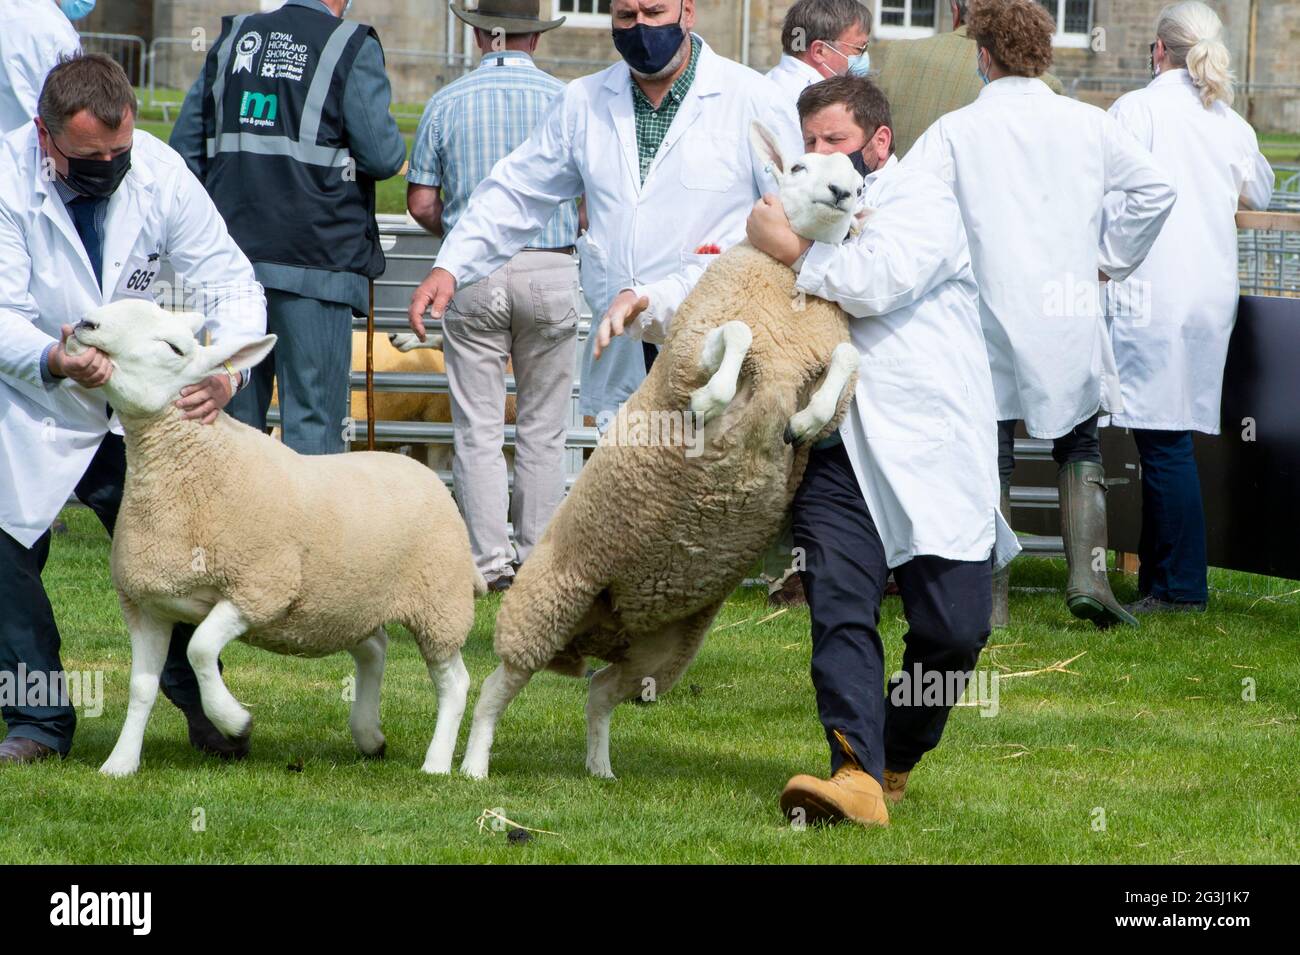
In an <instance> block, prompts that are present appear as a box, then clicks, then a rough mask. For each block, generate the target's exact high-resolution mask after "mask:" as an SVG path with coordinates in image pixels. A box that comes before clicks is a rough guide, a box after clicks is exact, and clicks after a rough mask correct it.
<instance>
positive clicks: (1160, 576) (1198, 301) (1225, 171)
mask: <svg viewBox="0 0 1300 955" xmlns="http://www.w3.org/2000/svg"><path fill="white" fill-rule="evenodd" d="M1222 33H1223V24H1222V22H1221V21H1220V20H1219V16H1218V14H1216V13H1215V12H1214V11H1213V10H1211V9H1210V8H1209V7H1208V6H1206V5H1205V4H1203V3H1197V2H1192V3H1179V4H1173V5H1171V6H1169V7H1166V8H1165V10H1164V11H1163V12H1162V13H1161V15H1160V18H1159V21H1158V23H1157V26H1156V42H1155V45H1154V48H1153V50H1152V60H1153V63H1152V72H1154V73H1155V74H1156V78H1155V79H1154V80H1153V81H1152V82H1151V85H1150V86H1148V87H1146V88H1145V89H1141V90H1137V91H1135V92H1133V93H1129V94H1127V95H1126V96H1122V97H1120V99H1119V100H1118V101H1117V102H1116V103H1115V105H1114V106H1112V107H1111V111H1110V112H1111V115H1112V116H1114V117H1115V119H1116V120H1117V121H1118V122H1119V124H1120V125H1121V126H1123V127H1124V128H1125V129H1126V130H1128V131H1129V132H1131V133H1132V134H1133V136H1134V138H1135V139H1137V141H1138V142H1139V143H1141V144H1142V145H1143V146H1146V147H1147V148H1149V149H1150V150H1151V152H1152V154H1153V155H1154V156H1155V157H1156V159H1157V160H1158V161H1159V162H1160V163H1161V164H1162V165H1163V166H1164V167H1165V168H1166V169H1168V170H1169V171H1170V172H1171V173H1172V175H1173V177H1174V179H1175V181H1176V182H1177V183H1179V185H1180V186H1181V185H1182V184H1183V183H1186V184H1187V185H1188V188H1185V189H1180V191H1179V197H1178V204H1177V205H1175V206H1174V211H1173V212H1172V213H1171V214H1170V216H1169V222H1168V224H1167V225H1166V226H1165V228H1164V230H1163V231H1162V232H1161V233H1160V238H1159V239H1157V240H1156V243H1155V245H1154V246H1152V248H1151V254H1150V255H1148V256H1147V258H1146V261H1145V262H1143V263H1142V266H1141V267H1140V268H1139V269H1138V270H1137V271H1135V272H1134V273H1133V274H1132V276H1130V277H1129V279H1128V280H1127V281H1125V282H1112V283H1111V285H1110V286H1109V287H1108V288H1107V306H1108V312H1109V314H1110V317H1111V337H1112V341H1113V342H1114V345H1115V359H1116V361H1117V363H1118V365H1119V374H1120V385H1121V387H1122V389H1123V395H1124V410H1123V411H1122V412H1120V413H1119V414H1116V415H1114V416H1113V417H1112V418H1111V424H1113V425H1117V426H1119V427H1124V428H1131V429H1133V438H1134V440H1135V441H1136V442H1137V447H1138V454H1139V457H1140V459H1141V462H1142V535H1141V539H1140V542H1139V544H1138V557H1139V558H1140V560H1141V567H1140V569H1139V571H1138V594H1139V596H1140V599H1139V600H1138V601H1137V602H1136V603H1134V604H1130V605H1129V606H1128V607H1127V608H1126V609H1127V610H1128V611H1129V612H1130V613H1134V614H1144V613H1175V612H1188V611H1193V612H1195V611H1201V610H1205V609H1206V607H1207V603H1208V600H1209V584H1208V581H1207V579H1206V571H1207V567H1206V555H1205V511H1204V508H1203V505H1202V502H1201V482H1200V476H1199V474H1198V473H1197V468H1196V456H1195V454H1194V453H1193V445H1192V432H1193V431H1200V432H1203V433H1205V434H1218V433H1219V406H1220V402H1221V400H1222V397H1223V370H1224V366H1225V365H1226V363H1227V360H1228V343H1229V341H1230V340H1231V338H1232V330H1233V327H1234V326H1235V325H1236V319H1237V298H1238V295H1239V293H1240V288H1239V286H1240V282H1239V280H1238V273H1237V223H1236V213H1237V208H1238V206H1239V205H1245V206H1248V207H1250V208H1253V209H1267V208H1268V204H1269V201H1270V200H1271V199H1272V196H1273V170H1272V169H1271V168H1270V167H1269V164H1268V160H1267V159H1265V158H1264V155H1263V154H1262V153H1261V152H1260V149H1259V140H1258V138H1257V137H1256V135H1255V131H1254V130H1253V129H1251V127H1250V124H1249V123H1247V122H1246V121H1245V120H1244V119H1242V118H1241V116H1240V115H1239V114H1238V113H1236V112H1235V111H1234V110H1233V109H1232V106H1231V103H1232V98H1233V90H1232V78H1231V73H1229V64H1230V62H1231V61H1230V57H1229V54H1228V49H1227V47H1226V46H1225V45H1224V42H1223V37H1222ZM1116 201H1118V197H1117V200H1116Z"/></svg>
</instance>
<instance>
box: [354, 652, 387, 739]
mask: <svg viewBox="0 0 1300 955" xmlns="http://www.w3.org/2000/svg"><path fill="white" fill-rule="evenodd" d="M348 653H350V654H352V659H353V660H355V661H356V664H357V685H356V699H354V700H353V701H352V713H351V716H349V718H348V727H349V728H350V729H351V730H352V740H353V742H355V743H356V744H357V749H358V750H360V751H361V754H362V755H363V756H372V757H375V758H376V759H377V758H379V757H382V756H383V755H384V748H385V742H384V733H383V731H382V730H381V729H380V728H379V691H380V688H381V687H382V686H383V683H384V663H385V662H386V660H387V659H388V631H387V630H385V629H384V628H383V627H380V628H379V629H378V630H376V631H375V632H374V633H373V634H371V635H370V636H369V637H367V638H366V639H365V640H363V641H362V642H361V643H359V644H357V645H356V646H355V647H353V648H352V649H351V650H349V651H348Z"/></svg>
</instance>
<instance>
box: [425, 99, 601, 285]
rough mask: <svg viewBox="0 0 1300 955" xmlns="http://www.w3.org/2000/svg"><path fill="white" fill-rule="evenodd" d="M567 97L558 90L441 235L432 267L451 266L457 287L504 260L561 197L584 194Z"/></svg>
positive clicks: (539, 227) (537, 227)
mask: <svg viewBox="0 0 1300 955" xmlns="http://www.w3.org/2000/svg"><path fill="white" fill-rule="evenodd" d="M567 99H568V97H567V96H566V95H561V96H557V97H556V98H555V102H554V103H552V104H551V108H550V110H549V111H548V112H547V114H546V116H545V117H544V118H543V119H542V121H541V122H540V123H539V124H538V125H537V127H536V128H535V129H534V130H533V132H532V133H531V134H530V135H529V137H528V138H527V139H526V140H524V141H523V143H521V144H520V146H519V148H518V149H516V150H515V151H514V152H512V153H511V154H510V155H509V156H506V157H505V158H503V159H501V160H500V161H499V162H498V163H497V164H496V165H495V166H494V167H492V172H491V174H490V175H489V176H488V177H487V178H486V179H484V180H483V181H482V182H481V183H479V185H478V188H477V189H475V190H474V192H473V194H472V195H471V196H470V198H469V204H468V206H467V207H466V210H465V214H464V215H463V216H461V218H460V220H459V221H458V222H457V223H456V227H455V228H454V229H452V230H451V234H450V235H449V236H447V238H446V239H445V240H444V241H443V243H442V247H441V248H440V249H439V250H438V258H437V260H436V261H435V263H434V267H435V268H439V269H445V270H446V271H448V272H450V273H451V275H452V277H453V278H455V279H456V284H457V286H458V287H460V288H464V287H465V286H466V285H470V284H472V283H474V282H477V281H479V280H480V279H482V278H486V277H487V276H489V275H491V274H492V273H493V272H495V271H496V270H497V269H499V268H500V267H501V266H503V265H505V264H506V262H508V261H509V260H510V258H511V257H512V256H514V255H515V253H517V252H518V251H519V250H520V249H522V248H523V247H524V246H525V245H527V243H528V240H529V239H531V238H532V237H533V236H535V235H536V234H537V233H538V232H540V231H541V230H542V228H543V227H544V226H545V225H546V223H548V222H549V221H550V220H551V217H552V216H553V215H554V214H555V211H556V209H558V208H559V207H560V204H561V203H563V202H569V201H572V200H574V199H577V198H578V197H579V196H580V195H582V194H583V183H582V173H581V172H580V171H579V169H578V164H577V162H576V160H575V158H574V155H573V149H572V147H571V145H570V140H569V133H568V127H567V122H568V120H567V118H566V117H567V110H566V103H567Z"/></svg>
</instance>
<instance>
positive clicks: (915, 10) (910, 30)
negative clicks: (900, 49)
mask: <svg viewBox="0 0 1300 955" xmlns="http://www.w3.org/2000/svg"><path fill="white" fill-rule="evenodd" d="M944 2H946V0H944ZM938 7H939V0H879V2H878V3H877V4H876V28H875V30H874V31H873V33H874V34H875V36H878V37H880V38H882V39H886V40H888V39H890V38H902V39H907V38H910V37H921V36H933V35H934V32H935V28H936V27H937V26H938V25H939V24H938V12H937V11H938Z"/></svg>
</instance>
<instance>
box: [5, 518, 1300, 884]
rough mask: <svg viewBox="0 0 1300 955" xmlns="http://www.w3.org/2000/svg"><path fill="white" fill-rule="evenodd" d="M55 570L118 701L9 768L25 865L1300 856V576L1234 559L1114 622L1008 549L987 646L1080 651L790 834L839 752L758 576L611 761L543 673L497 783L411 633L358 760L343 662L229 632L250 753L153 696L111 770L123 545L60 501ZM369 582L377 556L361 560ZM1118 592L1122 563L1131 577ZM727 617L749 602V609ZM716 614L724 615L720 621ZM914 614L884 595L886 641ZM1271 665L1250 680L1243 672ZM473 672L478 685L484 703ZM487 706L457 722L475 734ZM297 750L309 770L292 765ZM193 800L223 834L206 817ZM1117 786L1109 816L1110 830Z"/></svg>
mask: <svg viewBox="0 0 1300 955" xmlns="http://www.w3.org/2000/svg"><path fill="white" fill-rule="evenodd" d="M65 518H66V519H67V520H68V522H69V525H70V528H71V529H70V532H69V533H68V534H66V535H60V536H58V537H56V538H55V542H54V550H53V556H52V558H51V560H50V564H49V567H48V568H47V570H46V573H45V579H46V582H47V586H48V587H49V591H50V596H51V600H52V602H53V604H54V607H55V609H56V613H57V614H58V619H59V625H60V628H61V630H62V633H63V648H64V664H65V666H67V667H69V668H76V669H82V670H85V669H92V670H93V669H102V670H103V671H104V672H105V697H106V708H105V711H104V713H103V715H102V716H100V717H98V718H93V719H91V718H82V719H81V722H80V725H79V727H78V730H77V736H76V744H75V746H74V748H73V751H72V754H71V756H70V757H69V758H68V759H67V760H66V761H64V762H62V763H44V764H39V765H36V766H31V767H21V768H8V769H4V770H0V772H2V773H3V778H4V785H3V786H2V787H0V820H4V823H3V825H2V826H0V861H2V862H5V863H14V862H71V863H107V862H154V863H166V862H412V863H417V862H644V861H655V862H724V861H725V862H855V863H862V862H1072V863H1101V862H1122V863H1133V862H1146V863H1158V862H1182V863H1226V862H1274V863H1278V862H1295V861H1296V860H1297V858H1300V796H1298V795H1297V793H1298V792H1300V786H1297V766H1300V738H1298V736H1297V714H1298V713H1300V653H1297V650H1300V598H1297V595H1296V594H1295V593H1294V590H1295V586H1296V585H1294V584H1291V583H1289V582H1284V581H1273V580H1267V579H1264V578H1257V577H1248V576H1245V575H1239V574H1228V573H1219V572H1216V573H1215V574H1214V577H1213V581H1212V583H1213V585H1214V587H1215V588H1216V593H1215V597H1214V606H1213V610H1212V612H1211V613H1210V614H1208V615H1204V616H1188V617H1182V618H1176V619H1171V618H1166V619H1160V620H1155V621H1151V622H1149V623H1148V624H1147V625H1146V626H1145V627H1144V628H1143V629H1142V630H1141V631H1137V632H1133V631H1123V632H1111V633H1106V634H1101V633H1098V632H1096V631H1094V630H1092V629H1090V628H1089V627H1088V626H1087V625H1085V624H1083V623H1081V622H1078V621H1075V620H1073V619H1072V618H1071V617H1069V615H1068V614H1067V613H1066V612H1065V610H1064V607H1063V603H1062V601H1061V600H1060V598H1059V596H1058V595H1057V594H1056V593H1049V592H1040V591H1038V590H1037V589H1036V588H1052V589H1056V588H1059V587H1060V586H1061V585H1062V583H1063V577H1064V570H1063V565H1062V564H1061V563H1060V562H1054V561H1042V560H1022V561H1020V562H1018V563H1017V564H1016V566H1015V573H1014V575H1013V585H1014V586H1015V587H1016V588H1017V589H1016V590H1014V591H1013V595H1012V597H1013V600H1012V609H1013V613H1014V617H1015V621H1016V626H1015V628H1014V629H1013V630H1011V631H1010V632H1005V633H998V634H996V635H995V636H994V637H993V639H992V641H991V642H992V644H993V645H994V646H992V647H991V648H990V649H989V650H987V651H986V652H985V654H984V657H983V658H982V660H981V663H980V666H981V667H982V668H996V669H998V670H1000V671H1002V672H1015V671H1026V670H1032V669H1037V668H1041V667H1045V666H1050V665H1051V664H1053V663H1056V662H1058V661H1063V660H1066V659H1068V658H1070V657H1074V656H1075V655H1077V654H1079V653H1085V651H1086V654H1085V655H1084V656H1082V657H1080V658H1079V659H1077V660H1076V661H1075V662H1074V663H1072V664H1071V665H1070V666H1069V670H1070V671H1072V672H1071V673H1059V672H1054V673H1045V674H1040V675H1037V676H1026V677H1024V678H1020V679H1010V680H1004V681H1003V682H1002V683H1001V685H1000V700H999V704H1000V713H999V715H998V716H996V717H995V718H984V717H981V716H980V715H979V712H978V711H977V710H976V709H974V708H959V709H956V710H954V711H953V715H952V718H951V720H950V722H949V728H948V731H947V734H946V735H945V738H944V741H943V744H942V745H941V746H940V747H939V749H937V750H936V751H934V752H933V753H931V754H930V755H929V756H928V757H927V758H926V759H925V761H924V762H923V763H922V764H921V765H920V767H919V768H918V769H917V771H916V773H915V774H914V775H913V781H912V784H911V787H910V788H909V792H908V796H907V799H906V801H905V802H904V803H903V804H902V806H900V807H899V808H898V809H896V810H895V812H894V814H893V825H892V827H891V828H890V829H888V830H884V831H861V830H856V829H851V828H839V829H834V830H829V831H821V830H808V831H803V832H800V831H794V830H792V829H791V827H790V826H789V825H787V824H785V823H784V822H783V820H782V818H781V814H780V812H779V810H778V808H777V805H776V800H777V795H778V794H779V792H780V790H781V787H782V786H783V784H784V783H785V781H786V779H787V778H788V777H789V776H790V775H791V774H793V773H797V772H803V771H813V772H822V771H824V769H825V765H826V761H827V751H826V745H825V743H824V741H823V739H822V734H821V729H820V727H819V725H818V723H817V719H816V710H815V706H814V701H813V694H812V689H811V686H810V684H809V680H808V655H809V643H808V617H807V614H806V612H805V611H790V612H787V613H785V614H783V615H781V616H778V617H776V618H775V619H771V620H767V621H766V622H764V620H763V618H765V617H767V616H768V611H767V610H766V608H765V606H764V602H763V600H762V598H761V596H760V595H759V594H756V593H754V592H740V593H738V594H737V595H736V596H734V597H733V598H732V599H731V600H730V601H729V602H728V604H727V606H726V607H725V609H724V610H723V612H722V614H721V616H720V618H719V620H718V623H717V628H718V632H716V633H715V634H714V635H713V636H711V637H710V639H709V641H708V642H707V643H706V644H705V646H704V648H703V650H702V651H701V653H700V656H699V658H698V659H697V661H696V662H695V664H694V665H693V666H692V667H691V668H690V670H688V671H687V674H686V676H685V678H684V679H683V681H682V683H681V685H680V686H679V687H678V688H677V689H675V690H674V691H673V692H671V693H669V694H666V695H664V696H663V697H662V698H661V699H660V701H659V702H658V703H656V704H654V705H650V706H633V705H625V706H622V707H620V708H619V709H618V711H617V712H616V713H615V716H614V725H613V733H612V741H613V742H612V750H611V752H612V757H613V762H614V770H615V772H616V773H618V774H619V777H620V778H619V779H618V780H617V781H614V782H609V781H599V780H594V779H591V778H589V777H588V776H587V775H586V772H585V770H584V767H583V758H584V742H583V739H584V726H583V698H584V692H585V685H584V683H583V682H581V681H577V680H571V679H565V678H561V677H558V676H552V675H549V674H543V675H541V676H538V677H537V678H536V679H535V680H534V681H533V682H532V683H531V684H530V685H529V686H528V688H527V689H526V690H525V691H524V692H523V693H522V694H521V696H520V697H519V699H518V700H517V701H516V702H515V704H514V705H513V706H512V707H511V709H510V710H509V712H508V713H507V714H506V717H505V719H504V720H503V721H502V724H501V726H500V728H499V733H498V738H497V745H496V747H495V752H494V759H493V764H492V776H491V778H490V779H489V780H487V781H486V782H472V781H470V780H466V779H463V778H460V777H457V776H453V777H450V778H430V777H426V776H424V775H423V774H421V773H420V771H419V767H420V764H421V762H422V761H423V756H424V750H425V748H426V747H427V745H428V743H429V738H430V736H431V734H432V731H433V721H434V693H433V689H432V686H431V684H430V682H429V679H428V677H427V675H426V674H425V671H424V667H423V665H422V663H421V661H420V659H419V656H418V653H417V652H416V649H415V646H414V643H413V642H412V641H411V640H410V638H409V637H407V636H406V635H404V634H402V635H398V639H396V640H395V641H394V643H393V646H392V650H391V653H390V658H389V668H388V676H387V679H386V682H385V692H384V704H383V717H384V730H385V732H386V734H387V737H388V756H387V759H385V760H383V761H381V762H373V761H366V760H362V759H360V758H359V757H358V756H357V754H356V752H355V750H354V749H353V746H352V742H351V738H350V735H349V733H348V730H347V706H346V704H345V703H344V702H343V699H342V692H341V689H342V686H343V680H344V679H345V678H346V677H347V676H348V675H349V674H350V673H351V672H352V667H351V659H350V658H349V657H347V656H338V657H333V658H328V659H325V660H315V661H312V660H297V659H290V658H286V657H277V656H272V655H270V654H267V653H264V652H261V651H257V650H253V649H250V648H248V647H245V646H243V645H242V644H237V645H233V646H232V647H230V648H229V649H228V650H227V652H226V653H225V655H224V660H225V663H226V680H227V682H228V684H229V686H230V688H231V690H232V692H234V694H235V695H236V696H237V697H238V698H239V699H240V700H242V701H243V702H244V703H245V704H246V705H248V706H249V707H250V709H251V710H252V712H253V714H254V719H255V723H254V730H253V750H252V754H251V755H250V756H249V758H248V759H247V760H245V761H244V762H242V763H238V764H233V765H223V764H219V763H216V762H213V761H210V760H209V759H207V758H205V757H203V756H200V755H199V754H198V753H196V752H194V751H192V750H190V748H189V747H188V745H187V743H186V740H185V732H184V724H183V720H182V718H181V716H180V715H179V713H178V712H177V711H176V710H175V709H174V708H173V707H172V706H171V705H170V704H168V703H166V702H165V701H163V700H161V698H160V701H159V704H158V706H157V708H156V709H155V712H154V714H153V718H152V720H151V722H150V724H149V730H148V733H147V735H146V738H145V747H144V761H143V765H142V768H141V771H140V773H139V774H138V775H137V776H135V777H134V778H131V779H126V780H108V779H104V778H102V777H100V776H99V775H98V773H97V772H96V770H97V768H98V766H99V764H100V763H101V762H102V761H103V760H104V759H105V758H106V757H107V755H108V753H109V751H110V749H111V748H112V746H113V743H114V740H115V739H116V736H117V732H118V730H119V729H120V728H121V724H122V719H123V716H124V713H125V700H126V693H127V670H128V664H129V659H130V650H129V645H128V640H127V637H126V634H125V630H124V628H123V625H122V622H121V618H120V616H119V612H118V609H117V604H116V600H115V598H114V596H113V592H112V588H111V586H110V583H109V579H108V569H107V563H106V553H107V542H106V540H105V538H104V535H103V532H102V531H101V530H100V529H99V526H98V524H97V523H96V522H95V521H94V518H93V517H91V515H90V514H89V513H88V512H86V511H84V510H80V509H73V510H69V511H68V512H67V513H66V514H65ZM352 585H354V586H364V581H362V580H357V581H353V582H352ZM1116 587H1117V590H1118V591H1119V594H1120V596H1121V598H1131V597H1132V591H1133V586H1132V580H1131V578H1120V577H1116ZM497 606H498V598H496V597H491V598H488V599H486V600H484V601H481V602H480V604H479V613H478V620H477V624H476V626H475V629H474V632H473V633H472V635H471V636H470V639H469V643H468V644H467V646H466V649H465V657H466V663H467V665H468V666H469V669H470V672H471V674H472V676H473V678H474V683H475V692H476V691H477V685H478V683H479V681H481V680H482V678H483V677H484V676H486V675H487V673H488V672H490V670H491V669H492V667H493V666H494V664H495V661H494V657H493V655H492V651H491V632H492V619H493V616H494V614H495V611H496V608H497ZM733 625H734V626H733ZM724 628H725V629H724ZM903 630H904V623H903V621H902V618H901V611H900V604H899V602H898V600H897V599H894V598H890V599H889V600H887V601H886V603H885V608H884V617H883V633H884V635H885V644H886V651H887V654H888V662H889V664H890V666H891V667H894V666H897V665H898V661H899V655H900V652H901V636H902V633H903ZM1245 677H1251V678H1253V679H1254V680H1255V681H1256V684H1257V695H1258V699H1257V702H1243V700H1242V680H1243V678H1245ZM473 700H474V694H473V693H472V694H471V699H470V702H471V706H472V705H473ZM467 731H468V715H467V718H466V725H465V726H463V727H462V730H461V745H462V746H463V744H464V739H465V734H466V733H467ZM299 760H301V763H302V771H301V772H293V771H290V769H289V768H288V767H289V766H290V765H291V764H293V765H296V764H297V763H298V761H299ZM489 808H500V809H501V810H503V811H504V812H505V814H506V815H507V816H508V817H509V818H510V819H512V820H514V821H516V822H518V823H520V824H522V825H525V826H529V827H532V828H534V829H545V830H550V831H551V832H554V833H556V834H555V835H537V836H536V837H535V838H534V839H533V841H532V842H531V843H530V844H528V845H523V846H515V845H511V844H509V843H508V842H507V840H506V837H505V834H504V833H502V832H494V831H492V830H490V829H489V830H488V831H486V832H480V830H479V828H478V826H477V825H476V820H477V819H478V818H479V816H480V814H481V813H483V811H484V810H485V809H489ZM200 809H201V810H202V811H203V813H204V816H205V820H206V831H203V832H195V831H194V829H193V825H192V820H193V819H194V817H195V813H196V811H197V810H200ZM1099 809H1101V810H1104V814H1105V828H1104V830H1098V829H1096V828H1094V821H1095V820H1098V819H1100V818H1101V816H1100V814H1099V813H1098V810H1099Z"/></svg>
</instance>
